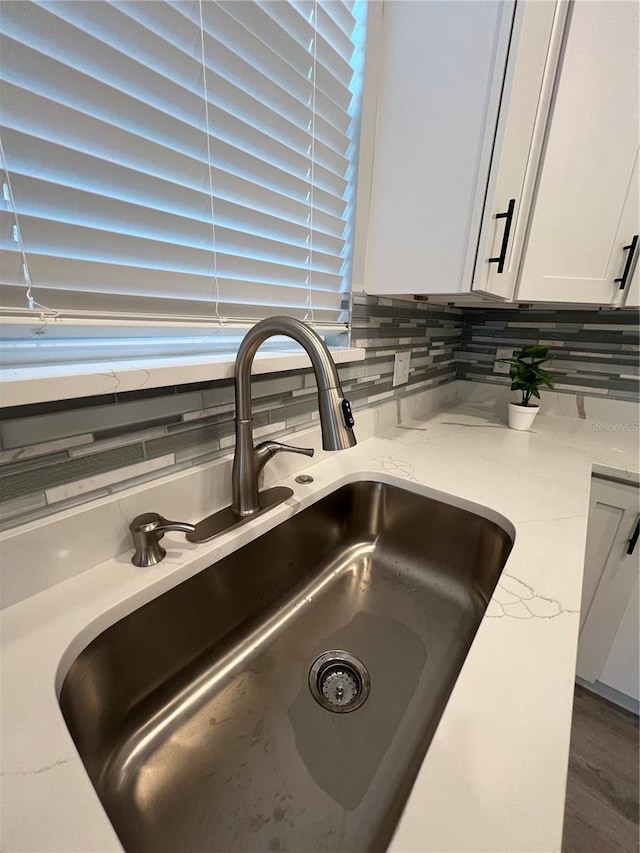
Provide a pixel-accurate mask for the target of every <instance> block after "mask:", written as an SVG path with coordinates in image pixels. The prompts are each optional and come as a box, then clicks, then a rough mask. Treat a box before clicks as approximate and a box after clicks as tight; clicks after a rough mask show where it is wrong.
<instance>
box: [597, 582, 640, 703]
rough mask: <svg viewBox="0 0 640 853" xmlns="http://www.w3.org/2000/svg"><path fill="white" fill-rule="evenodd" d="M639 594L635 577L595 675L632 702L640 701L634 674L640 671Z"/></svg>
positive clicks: (639, 689) (639, 682) (638, 683)
mask: <svg viewBox="0 0 640 853" xmlns="http://www.w3.org/2000/svg"><path fill="white" fill-rule="evenodd" d="M639 597H640V588H639V586H638V581H637V580H636V585H635V587H634V588H633V592H632V593H631V597H630V598H629V603H628V604H627V608H626V610H625V611H624V616H623V617H622V622H621V623H620V627H619V628H618V631H617V633H616V636H615V639H614V641H613V645H612V646H611V651H610V652H609V656H608V657H607V660H606V662H605V665H604V668H603V670H602V672H601V673H600V678H599V681H601V682H602V683H603V684H606V685H607V686H609V687H613V689H614V690H617V691H618V692H619V693H624V694H625V696H631V698H632V699H635V700H636V701H640V678H639V677H638V675H639V673H640V637H639V635H638V624H640V613H639V612H638V598H639Z"/></svg>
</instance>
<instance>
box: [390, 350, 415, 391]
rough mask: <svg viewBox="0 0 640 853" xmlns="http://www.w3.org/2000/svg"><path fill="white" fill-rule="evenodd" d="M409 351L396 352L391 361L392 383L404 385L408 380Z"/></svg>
mask: <svg viewBox="0 0 640 853" xmlns="http://www.w3.org/2000/svg"><path fill="white" fill-rule="evenodd" d="M410 363H411V353H410V352H397V353H396V357H395V361H394V362H393V384H394V386H395V385H404V384H405V383H406V382H408V381H409V365H410Z"/></svg>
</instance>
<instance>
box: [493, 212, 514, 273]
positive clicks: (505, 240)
mask: <svg viewBox="0 0 640 853" xmlns="http://www.w3.org/2000/svg"><path fill="white" fill-rule="evenodd" d="M515 207H516V200H515V198H511V199H509V206H508V207H507V209H506V211H505V212H504V213H496V219H506V220H507V221H506V222H505V223H504V234H503V235H502V246H500V255H499V256H498V257H497V258H489V261H488V262H489V263H490V264H498V272H499V273H501V272H504V262H505V260H506V257H507V246H508V245H509V235H510V234H511V223H512V222H513V211H514V210H515Z"/></svg>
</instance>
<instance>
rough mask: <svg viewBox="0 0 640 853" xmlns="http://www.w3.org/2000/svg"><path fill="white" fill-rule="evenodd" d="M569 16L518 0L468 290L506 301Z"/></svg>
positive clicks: (548, 0)
mask: <svg viewBox="0 0 640 853" xmlns="http://www.w3.org/2000/svg"><path fill="white" fill-rule="evenodd" d="M566 15H567V4H566V3H557V2H555V0H539V2H520V3H518V6H517V9H516V16H515V21H514V28H513V35H512V39H511V47H510V50H509V62H508V64H507V74H506V78H505V86H504V91H503V95H502V102H501V106H500V116H499V120H498V128H497V134H496V144H495V147H494V156H493V160H492V164H491V172H490V176H489V186H488V191H487V197H486V199H487V200H486V203H485V209H484V213H483V217H482V226H481V230H480V240H479V244H478V255H477V262H476V267H475V272H474V278H473V284H472V290H473V291H476V292H479V293H484V294H487V295H491V296H495V297H499V298H502V299H507V300H508V299H512V298H513V296H514V293H515V286H516V277H517V274H518V269H519V265H520V257H521V253H522V247H523V245H524V238H525V234H526V226H527V222H528V216H529V211H530V206H531V200H532V198H533V191H534V187H535V179H536V175H537V167H538V163H539V157H540V152H541V150H542V142H543V139H544V131H545V126H546V119H547V115H548V110H549V103H550V100H551V94H552V92H553V84H554V79H555V72H556V68H557V63H558V58H559V55H560V48H561V45H562V36H563V33H564V25H565V21H566Z"/></svg>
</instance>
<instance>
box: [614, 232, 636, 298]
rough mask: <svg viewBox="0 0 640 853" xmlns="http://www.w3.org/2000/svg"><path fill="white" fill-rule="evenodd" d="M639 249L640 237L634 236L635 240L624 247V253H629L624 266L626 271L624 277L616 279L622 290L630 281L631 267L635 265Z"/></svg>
mask: <svg viewBox="0 0 640 853" xmlns="http://www.w3.org/2000/svg"><path fill="white" fill-rule="evenodd" d="M637 248H638V235H637V234H634V235H633V239H632V240H631V242H630V243H629V245H628V246H624V247H623V249H622V251H623V252H626V251H628V252H629V254H628V255H627V262H626V264H625V265H624V271H623V273H622V275H621V276H620V278H614V281H615V283H616V284H618V283H619V284H620V290H624V289H625V287H626V286H627V281H628V280H629V273H630V272H631V267H632V265H633V259H634V258H635V256H636V249H637Z"/></svg>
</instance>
